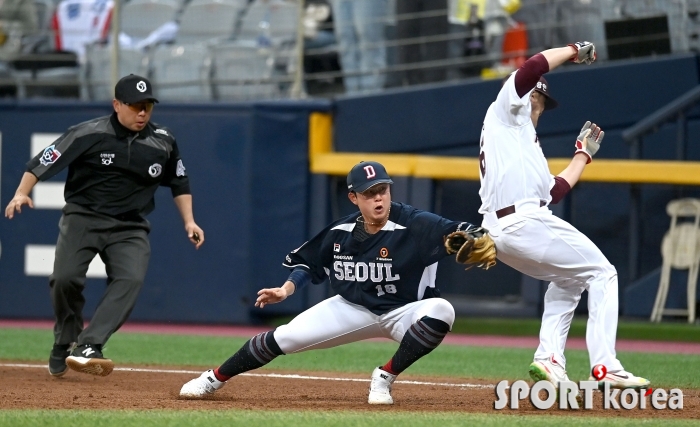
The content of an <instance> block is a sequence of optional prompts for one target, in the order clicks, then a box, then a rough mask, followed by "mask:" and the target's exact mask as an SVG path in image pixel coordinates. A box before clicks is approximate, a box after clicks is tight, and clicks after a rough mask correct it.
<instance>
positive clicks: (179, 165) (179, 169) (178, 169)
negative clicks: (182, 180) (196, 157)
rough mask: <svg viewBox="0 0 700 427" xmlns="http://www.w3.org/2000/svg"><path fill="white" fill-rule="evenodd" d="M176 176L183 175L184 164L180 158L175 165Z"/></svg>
mask: <svg viewBox="0 0 700 427" xmlns="http://www.w3.org/2000/svg"><path fill="white" fill-rule="evenodd" d="M175 175H176V176H185V175H186V174H185V165H183V164H182V159H180V160H178V161H177V167H176V168H175Z"/></svg>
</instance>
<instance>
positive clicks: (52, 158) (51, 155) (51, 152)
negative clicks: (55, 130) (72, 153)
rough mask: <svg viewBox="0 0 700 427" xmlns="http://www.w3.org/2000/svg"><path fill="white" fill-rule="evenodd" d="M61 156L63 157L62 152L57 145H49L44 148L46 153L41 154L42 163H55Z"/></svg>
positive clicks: (45, 164) (46, 164)
mask: <svg viewBox="0 0 700 427" xmlns="http://www.w3.org/2000/svg"><path fill="white" fill-rule="evenodd" d="M59 157H61V153H60V152H59V151H58V150H57V149H56V146H55V145H49V146H48V147H46V148H44V153H43V154H42V155H41V158H40V159H39V161H40V162H41V164H42V165H44V166H48V165H52V164H54V163H55V162H56V160H58V158H59Z"/></svg>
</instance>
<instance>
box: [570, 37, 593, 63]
mask: <svg viewBox="0 0 700 427" xmlns="http://www.w3.org/2000/svg"><path fill="white" fill-rule="evenodd" d="M569 46H571V47H573V48H574V49H576V53H575V54H574V55H573V56H572V57H571V62H575V63H577V64H586V65H591V64H592V63H593V62H595V60H596V57H597V55H596V53H595V46H594V45H593V43H591V42H576V43H572V44H570V45H569Z"/></svg>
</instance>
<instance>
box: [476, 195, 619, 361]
mask: <svg viewBox="0 0 700 427" xmlns="http://www.w3.org/2000/svg"><path fill="white" fill-rule="evenodd" d="M483 226H484V227H485V228H487V229H488V230H489V232H490V233H491V234H492V237H493V240H494V242H495V243H496V249H497V251H498V259H499V260H500V261H502V262H503V263H504V264H507V265H509V266H511V267H513V268H514V269H516V270H518V271H520V272H521V273H524V274H527V275H528V276H532V277H534V278H536V279H539V280H546V281H549V282H550V284H549V287H548V289H547V293H546V294H545V297H544V313H543V315H542V326H541V329H540V345H539V347H538V348H537V351H536V352H535V359H546V358H548V357H549V356H550V355H552V354H553V355H554V356H555V360H557V361H558V362H560V363H561V364H562V365H563V366H564V365H565V364H566V359H565V357H564V348H565V347H566V338H567V335H568V333H569V328H570V327H571V320H572V319H573V316H574V309H575V308H576V306H577V305H578V303H579V301H580V299H581V293H582V292H583V291H584V289H585V290H588V324H587V326H586V345H587V347H588V355H589V358H590V363H591V367H592V366H594V365H596V364H599V363H602V364H604V365H605V366H606V367H607V369H608V370H609V371H614V370H618V369H623V368H622V364H621V363H620V361H619V360H617V355H616V352H615V339H616V335H617V318H618V290H617V270H615V267H613V265H612V264H610V262H609V261H608V260H607V259H606V258H605V256H604V255H603V253H602V252H601V251H600V249H598V247H597V246H596V245H595V244H594V243H593V242H592V241H591V240H590V239H589V238H588V237H586V236H585V235H584V234H583V233H581V232H580V231H578V230H577V229H576V228H574V227H573V226H572V225H571V224H569V223H568V222H566V221H564V220H562V219H560V218H558V217H556V216H555V215H553V214H552V211H550V210H549V209H548V208H547V207H546V206H544V207H539V206H538V204H532V203H525V204H524V205H522V206H519V205H518V204H516V212H515V213H513V214H511V215H508V216H505V217H503V218H501V219H498V218H497V217H496V214H495V213H488V214H486V215H484V223H483Z"/></svg>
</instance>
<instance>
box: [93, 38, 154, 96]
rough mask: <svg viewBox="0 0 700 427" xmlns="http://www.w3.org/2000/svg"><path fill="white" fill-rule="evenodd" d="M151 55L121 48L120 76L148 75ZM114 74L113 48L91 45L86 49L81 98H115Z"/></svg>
mask: <svg viewBox="0 0 700 427" xmlns="http://www.w3.org/2000/svg"><path fill="white" fill-rule="evenodd" d="M149 62H150V61H149V56H148V54H146V53H143V52H141V51H138V50H131V49H120V50H119V76H125V75H127V74H131V73H133V74H138V75H141V76H148V74H149V72H148V69H149ZM111 75H112V48H111V46H106V45H90V46H88V47H87V50H86V63H85V65H84V67H83V75H82V78H81V80H82V86H83V87H82V90H81V98H82V99H84V100H88V99H89V100H93V101H98V100H99V101H103V100H110V99H112V98H114V83H113V82H112V81H111Z"/></svg>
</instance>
